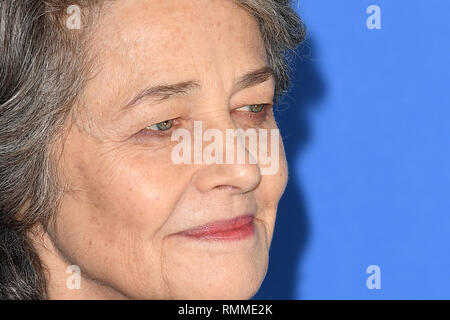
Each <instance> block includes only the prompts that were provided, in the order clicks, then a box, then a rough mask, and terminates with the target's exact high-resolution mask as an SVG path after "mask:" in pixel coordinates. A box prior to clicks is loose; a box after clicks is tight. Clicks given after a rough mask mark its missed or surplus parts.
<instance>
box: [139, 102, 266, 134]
mask: <svg viewBox="0 0 450 320" xmlns="http://www.w3.org/2000/svg"><path fill="white" fill-rule="evenodd" d="M253 106H258V107H261V106H262V110H261V111H259V112H252V111H236V110H237V109H235V110H233V111H235V112H236V113H241V114H242V115H243V116H245V117H246V118H247V119H249V120H250V121H258V122H262V121H264V120H265V119H266V118H267V112H268V111H269V109H270V108H271V107H272V104H269V103H259V104H251V105H246V106H243V107H241V108H244V107H253ZM238 109H240V108H238ZM166 121H173V124H172V126H171V127H170V129H167V130H152V129H148V128H149V127H151V126H154V125H158V124H160V123H163V122H166ZM179 122H180V121H179V119H177V118H176V119H168V120H164V121H161V122H158V123H154V124H152V125H149V126H147V127H145V128H144V129H142V130H141V131H139V132H138V133H136V136H137V137H138V138H146V137H156V138H164V137H167V136H170V135H171V134H172V131H173V130H175V129H176V128H177V127H179V125H180V123H179Z"/></svg>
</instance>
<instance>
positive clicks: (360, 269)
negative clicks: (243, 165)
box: [255, 0, 450, 299]
mask: <svg viewBox="0 0 450 320" xmlns="http://www.w3.org/2000/svg"><path fill="white" fill-rule="evenodd" d="M372 4H375V5H378V6H380V8H381V27H382V29H381V30H369V29H368V28H367V27H366V20H367V18H368V17H369V14H367V13H366V9H367V7H368V6H369V5H372ZM294 5H295V7H296V9H297V11H298V12H299V14H300V16H301V17H302V18H303V20H304V22H305V24H306V25H307V27H308V37H307V40H306V42H305V43H304V44H303V45H302V46H301V48H300V49H299V50H298V53H299V55H298V57H297V58H295V60H294V61H293V64H292V66H293V87H292V90H291V92H290V93H289V95H288V97H286V99H285V102H284V103H282V104H281V105H280V106H279V111H278V120H279V125H280V128H281V132H282V135H283V137H284V142H285V146H286V152H287V157H288V161H289V168H290V180H289V184H288V187H287V189H286V193H285V195H284V197H283V198H282V201H281V203H280V207H279V211H278V218H277V223H276V229H275V235H274V240H273V243H272V248H271V252H270V259H271V260H270V265H269V271H268V274H267V277H266V279H265V281H264V283H263V285H262V287H261V290H260V291H259V293H258V294H257V295H256V296H255V298H256V299H450V250H449V249H450V98H449V91H450V1H447V0H408V1H406V0H389V1H387V0H386V1H382V0H372V1H363V0H345V1H336V0H300V2H299V3H295V4H294ZM369 265H378V266H379V267H380V268H381V289H380V290H369V289H368V288H367V286H366V279H367V278H368V277H369V274H367V273H366V269H367V267H368V266H369Z"/></svg>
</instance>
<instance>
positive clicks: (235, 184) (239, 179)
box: [193, 118, 261, 194]
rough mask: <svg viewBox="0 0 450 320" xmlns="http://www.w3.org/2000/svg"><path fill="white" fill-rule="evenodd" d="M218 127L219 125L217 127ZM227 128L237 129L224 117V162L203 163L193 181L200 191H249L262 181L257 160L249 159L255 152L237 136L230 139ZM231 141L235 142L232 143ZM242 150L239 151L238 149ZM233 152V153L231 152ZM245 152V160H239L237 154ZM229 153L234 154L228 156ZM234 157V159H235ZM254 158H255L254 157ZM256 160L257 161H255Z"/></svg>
mask: <svg viewBox="0 0 450 320" xmlns="http://www.w3.org/2000/svg"><path fill="white" fill-rule="evenodd" d="M215 129H217V126H216V128H215ZM227 129H228V130H230V129H232V130H236V129H238V128H236V126H235V125H234V123H233V121H227V120H225V119H224V118H222V121H221V124H220V129H219V130H220V132H221V133H222V137H223V157H222V158H223V162H222V163H217V161H216V162H213V163H210V164H202V165H201V166H200V168H199V169H198V170H197V171H196V173H195V174H194V177H193V182H194V184H195V186H196V188H197V190H198V191H200V192H202V193H203V192H208V191H210V190H213V189H223V190H229V191H230V192H231V193H235V194H239V193H247V192H249V191H251V190H254V189H255V188H256V187H257V186H258V185H259V183H260V181H261V171H260V168H259V165H258V163H257V162H256V161H253V162H252V161H249V159H250V158H251V157H253V156H254V154H250V151H249V150H248V145H247V144H245V142H244V144H243V143H242V142H243V141H242V140H239V139H238V138H237V137H234V139H231V140H228V139H226V136H227ZM227 141H228V142H230V141H233V143H232V144H231V145H230V144H229V143H227ZM239 148H240V150H239V151H238V149H239ZM230 152H231V153H230ZM238 152H240V153H241V154H242V152H243V153H244V157H243V158H244V159H245V161H239V160H237V154H238ZM227 153H230V154H231V155H233V156H232V157H230V158H228V159H231V160H232V161H228V160H226V159H227ZM233 158H234V159H233ZM253 159H254V158H253ZM255 162H256V163H255Z"/></svg>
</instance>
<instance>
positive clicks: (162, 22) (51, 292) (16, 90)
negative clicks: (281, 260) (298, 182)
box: [0, 0, 304, 299]
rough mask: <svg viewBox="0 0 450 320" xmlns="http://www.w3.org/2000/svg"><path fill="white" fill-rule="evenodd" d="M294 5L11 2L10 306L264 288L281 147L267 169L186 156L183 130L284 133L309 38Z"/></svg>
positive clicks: (5, 164)
mask: <svg viewBox="0 0 450 320" xmlns="http://www.w3.org/2000/svg"><path fill="white" fill-rule="evenodd" d="M289 2H290V1H288V0H166V1H160V0H115V1H100V0H99V1H93V0H77V1H75V0H48V1H47V0H3V1H1V4H0V59H1V69H0V298H2V299H73V298H75V299H121V298H131V299H228V298H231V299H247V298H250V297H252V296H253V295H254V294H255V293H256V292H257V290H258V288H259V287H260V285H261V283H262V281H263V279H264V276H265V274H266V270H267V265H268V251H269V247H270V243H271V239H272V234H273V230H274V223H275V217H276V211H277V205H278V202H279V200H280V197H281V195H282V193H283V191H284V188H285V186H286V182H287V176H288V173H287V165H286V161H285V156H284V152H283V147H282V141H281V139H277V140H276V144H277V146H278V144H279V147H280V148H279V150H280V155H279V165H278V168H277V169H278V170H277V171H276V173H274V174H267V175H263V174H261V168H262V167H263V164H262V163H260V161H259V160H258V161H257V162H250V161H248V162H245V163H238V162H236V161H235V162H227V163H223V162H220V161H219V162H208V161H203V162H191V163H181V164H180V163H175V161H173V148H174V146H175V145H176V143H177V141H176V140H174V139H173V138H171V134H172V133H173V132H174V130H177V129H184V130H185V131H187V132H191V131H192V130H193V128H194V122H195V121H197V122H201V125H202V127H203V129H207V128H213V129H216V130H217V131H219V132H223V133H225V132H226V130H228V129H237V128H242V129H249V128H250V129H252V128H253V129H277V124H276V122H275V119H274V114H273V110H272V106H273V104H274V102H276V101H277V98H278V97H279V96H280V95H281V94H282V93H283V92H285V91H286V89H287V86H288V72H287V71H288V70H287V61H286V58H287V54H288V53H289V52H290V51H292V49H295V48H296V46H297V45H298V44H299V43H300V42H301V41H302V40H303V38H304V28H303V25H302V23H301V21H300V20H299V18H298V16H297V15H296V13H295V12H294V11H293V10H292V9H291V7H290V3H289ZM269 131H270V130H269ZM270 132H274V131H270ZM272 143H273V142H272ZM205 147H206V146H205ZM193 149H194V152H195V148H193ZM219 151H222V150H219ZM228 151H229V150H225V151H224V152H228ZM215 152H218V150H217V149H216V150H215ZM245 152H246V153H247V154H246V156H249V150H247V149H245ZM77 276H79V279H78V280H77V281H75V282H74V285H73V283H72V285H71V282H70V281H71V280H73V277H77ZM69 280H70V281H69Z"/></svg>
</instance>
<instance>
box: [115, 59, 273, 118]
mask: <svg viewBox="0 0 450 320" xmlns="http://www.w3.org/2000/svg"><path fill="white" fill-rule="evenodd" d="M271 77H273V78H275V73H274V71H273V69H272V68H271V67H269V66H264V67H262V68H260V69H257V70H253V71H250V72H248V73H246V74H244V75H243V76H242V77H241V78H240V79H239V80H238V81H237V83H236V84H235V86H234V91H239V90H243V89H247V88H250V87H254V86H256V85H258V84H261V83H264V82H266V81H267V80H269V79H270V78H271ZM200 87H201V86H200V84H199V82H198V81H193V80H190V81H183V82H179V83H175V84H159V85H153V86H151V87H148V88H146V89H144V90H143V91H141V92H139V93H138V94H137V95H136V96H134V98H132V99H131V101H130V102H129V103H127V104H126V105H125V106H124V107H122V108H121V110H126V109H129V108H132V107H133V106H135V105H136V104H137V103H138V102H140V101H141V100H142V99H144V98H154V99H156V103H161V102H163V101H166V100H168V99H170V98H172V97H174V96H181V95H186V94H189V93H191V92H192V91H194V90H195V89H198V88H200Z"/></svg>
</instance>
